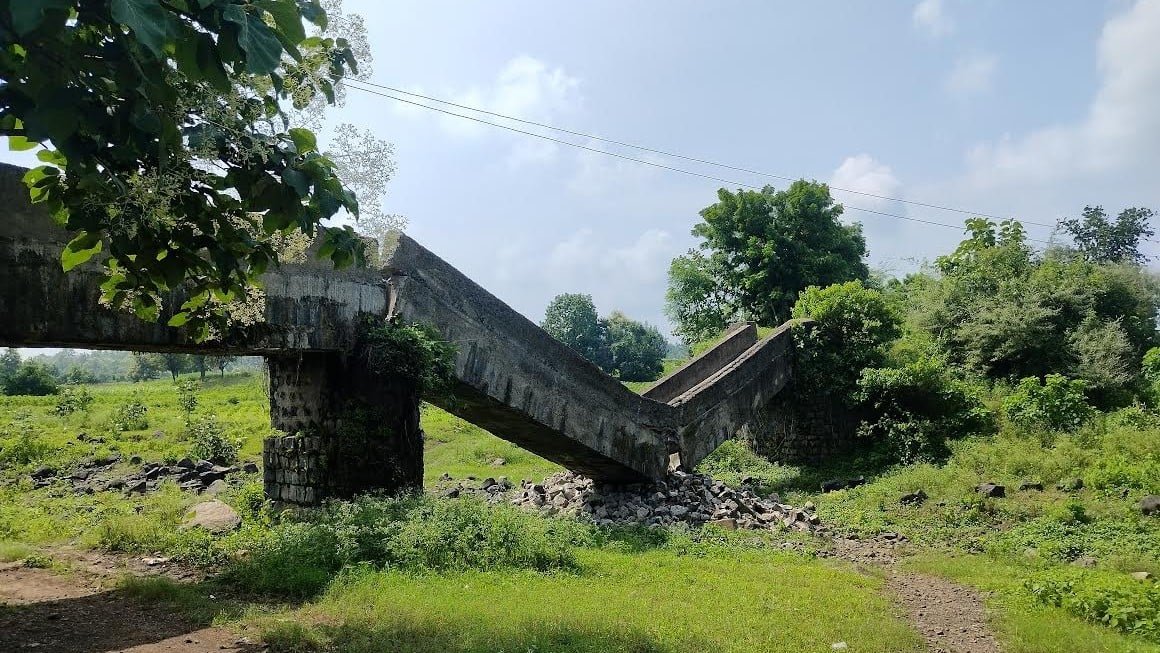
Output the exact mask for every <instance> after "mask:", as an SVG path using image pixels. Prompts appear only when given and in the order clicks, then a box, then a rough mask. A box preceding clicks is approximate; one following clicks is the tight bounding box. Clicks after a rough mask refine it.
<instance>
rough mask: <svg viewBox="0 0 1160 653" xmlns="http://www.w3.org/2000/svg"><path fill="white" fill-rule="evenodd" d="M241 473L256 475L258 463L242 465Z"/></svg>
mask: <svg viewBox="0 0 1160 653" xmlns="http://www.w3.org/2000/svg"><path fill="white" fill-rule="evenodd" d="M242 471H243V472H244V473H246V474H257V473H258V463H253V462H250V463H242Z"/></svg>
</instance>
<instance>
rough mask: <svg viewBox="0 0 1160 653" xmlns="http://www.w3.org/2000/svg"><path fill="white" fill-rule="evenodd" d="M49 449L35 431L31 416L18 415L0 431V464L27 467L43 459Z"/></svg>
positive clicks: (22, 413) (21, 413)
mask: <svg viewBox="0 0 1160 653" xmlns="http://www.w3.org/2000/svg"><path fill="white" fill-rule="evenodd" d="M49 451H50V447H49V446H48V444H47V443H45V442H44V439H43V438H41V437H40V434H39V433H37V431H36V426H35V425H34V424H33V423H32V414H31V413H28V412H27V411H24V412H20V413H18V414H17V415H16V416H15V417H14V418H13V420H12V421H11V422H9V424H8V425H7V426H5V427H4V428H2V429H0V462H4V463H5V464H9V465H12V464H15V465H27V464H29V463H34V462H36V461H38V460H40V459H41V458H44V457H45V456H46V455H47V454H48V452H49Z"/></svg>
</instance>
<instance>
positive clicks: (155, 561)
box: [141, 556, 169, 567]
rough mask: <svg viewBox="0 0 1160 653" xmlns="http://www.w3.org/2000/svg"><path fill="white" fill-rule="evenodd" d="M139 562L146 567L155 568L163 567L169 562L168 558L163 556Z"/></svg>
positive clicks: (142, 559)
mask: <svg viewBox="0 0 1160 653" xmlns="http://www.w3.org/2000/svg"><path fill="white" fill-rule="evenodd" d="M141 562H144V563H145V566H146V567H156V566H157V565H163V564H165V563H167V562H169V558H166V557H163V556H156V557H151V558H141Z"/></svg>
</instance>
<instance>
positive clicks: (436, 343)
mask: <svg viewBox="0 0 1160 653" xmlns="http://www.w3.org/2000/svg"><path fill="white" fill-rule="evenodd" d="M356 355H358V356H361V357H362V358H363V359H364V360H365V361H366V364H367V368H368V369H369V370H371V372H373V373H375V374H377V375H383V376H389V377H392V378H394V379H402V380H404V381H406V382H408V383H411V384H413V386H414V389H415V392H417V393H418V394H419V395H421V396H423V397H427V398H430V397H435V396H440V395H443V394H446V393H447V392H448V391H449V390H450V388H451V383H452V381H453V380H454V379H455V347H454V345H452V344H451V343H449V342H446V341H444V340H443V339H442V338H441V337H440V336H439V334H438V333H436V332H435V331H434V330H432V329H430V328H428V327H425V326H421V325H416V324H410V325H404V324H397V323H395V322H389V321H386V322H384V321H376V320H373V319H371V318H367V319H366V321H365V322H364V323H363V324H362V332H361V342H360V343H359V348H358V351H357V352H356Z"/></svg>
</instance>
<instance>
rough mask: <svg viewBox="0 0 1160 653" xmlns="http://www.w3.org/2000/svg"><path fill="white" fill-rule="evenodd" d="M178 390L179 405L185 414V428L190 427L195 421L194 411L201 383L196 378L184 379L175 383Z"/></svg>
mask: <svg viewBox="0 0 1160 653" xmlns="http://www.w3.org/2000/svg"><path fill="white" fill-rule="evenodd" d="M173 386H174V389H176V390H177V405H178V406H180V407H181V412H182V413H184V414H185V428H189V427H190V424H191V423H192V421H193V411H195V410H197V393H198V391H199V390H201V384H200V383H198V382H197V381H195V380H194V379H182V380H180V381H178V382H177V383H174V384H173Z"/></svg>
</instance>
